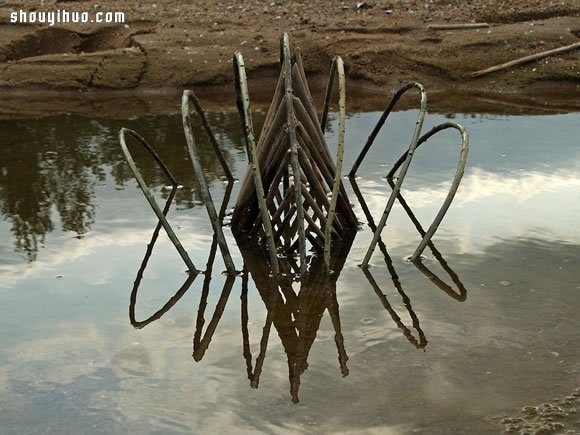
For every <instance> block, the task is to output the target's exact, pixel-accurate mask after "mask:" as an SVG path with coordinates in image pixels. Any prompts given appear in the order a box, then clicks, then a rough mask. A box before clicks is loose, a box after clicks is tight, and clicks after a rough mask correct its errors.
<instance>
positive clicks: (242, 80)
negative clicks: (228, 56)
mask: <svg viewBox="0 0 580 435" xmlns="http://www.w3.org/2000/svg"><path fill="white" fill-rule="evenodd" d="M233 65H234V77H235V87H236V104H237V106H238V112H239V114H240V119H241V121H242V129H243V132H244V135H243V138H244V142H245V145H246V152H247V154H248V160H249V162H250V165H251V166H252V176H253V178H254V185H255V186H256V195H257V197H258V206H259V208H260V215H261V217H262V225H263V226H264V232H265V233H266V242H267V244H268V251H269V254H270V263H271V267H272V273H273V274H274V275H278V273H279V265H278V256H277V255H276V242H275V241H274V231H273V229H272V220H271V219H270V214H269V213H268V206H267V204H266V196H265V193H264V186H263V184H262V174H261V172H260V162H259V159H258V152H257V150H256V140H255V136H254V126H253V123H252V111H251V109H250V95H249V92H248V81H247V78H246V68H245V66H244V58H243V56H242V54H241V53H240V52H239V51H236V52H235V53H234V57H233Z"/></svg>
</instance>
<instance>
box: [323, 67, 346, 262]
mask: <svg viewBox="0 0 580 435" xmlns="http://www.w3.org/2000/svg"><path fill="white" fill-rule="evenodd" d="M337 74H338V90H339V101H338V108H339V122H338V126H339V127H338V150H337V153H336V172H335V174H334V181H333V183H332V197H331V199H330V207H329V209H328V216H327V218H326V225H325V227H324V264H325V265H326V268H327V269H328V268H329V267H330V243H331V239H332V223H333V221H334V215H335V213H336V204H337V202H338V194H339V190H340V179H341V178H342V161H343V158H344V133H345V128H346V80H345V75H344V63H343V62H342V58H341V57H340V56H336V57H335V58H334V59H333V60H332V66H331V67H330V75H329V78H328V85H327V86H326V95H325V97H324V108H323V110H322V116H321V118H320V126H321V128H322V131H323V132H324V126H325V124H326V118H327V116H328V107H329V104H330V97H331V96H332V88H333V87H334V80H335V77H336V75H337Z"/></svg>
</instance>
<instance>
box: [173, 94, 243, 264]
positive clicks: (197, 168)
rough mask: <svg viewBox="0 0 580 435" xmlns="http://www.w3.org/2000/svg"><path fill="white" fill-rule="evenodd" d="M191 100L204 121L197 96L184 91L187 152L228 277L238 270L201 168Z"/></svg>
mask: <svg viewBox="0 0 580 435" xmlns="http://www.w3.org/2000/svg"><path fill="white" fill-rule="evenodd" d="M190 100H191V101H193V104H194V106H195V108H196V110H197V112H198V114H199V115H200V117H201V118H202V119H204V115H203V109H201V106H200V105H199V101H198V100H197V97H196V96H195V94H194V93H193V92H192V91H190V90H185V91H183V97H182V99H181V116H182V120H183V132H184V134H185V140H186V142H187V150H188V151H189V157H190V158H191V163H192V164H193V172H194V174H195V178H196V180H197V183H198V185H199V188H200V190H201V197H202V200H203V203H204V204H205V207H206V210H207V214H208V215H209V219H210V221H211V225H212V227H213V231H214V233H215V235H216V237H217V240H218V244H219V246H220V251H221V253H222V256H223V258H224V263H225V265H226V269H227V272H228V275H235V274H236V268H235V266H234V262H233V260H232V256H231V255H230V250H229V248H228V244H227V242H226V239H225V236H224V232H223V230H222V225H221V223H220V221H219V219H218V215H217V212H216V209H215V205H214V203H213V200H212V197H211V193H210V191H209V188H208V186H207V183H206V181H205V177H204V175H203V168H202V167H201V163H200V160H199V155H198V152H197V147H196V144H195V139H194V137H193V129H192V127H191V116H190V107H189V101H190ZM210 136H211V135H210ZM218 151H219V150H218V149H216V152H218ZM218 155H219V152H218ZM222 158H223V157H222Z"/></svg>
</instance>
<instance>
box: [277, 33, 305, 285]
mask: <svg viewBox="0 0 580 435" xmlns="http://www.w3.org/2000/svg"><path fill="white" fill-rule="evenodd" d="M280 50H281V55H282V59H283V62H282V71H283V73H282V74H283V76H284V94H285V95H286V119H287V123H288V135H289V138H290V164H291V166H292V176H293V179H294V189H295V195H296V218H297V221H298V243H299V251H300V272H301V273H302V274H305V273H306V234H305V232H304V205H303V203H302V183H301V180H300V174H301V173H302V171H301V169H300V162H299V160H298V139H297V138H296V116H295V115H294V103H293V101H294V99H293V95H294V91H293V90H292V59H291V57H290V41H289V38H288V34H287V33H283V34H282V36H281V38H280Z"/></svg>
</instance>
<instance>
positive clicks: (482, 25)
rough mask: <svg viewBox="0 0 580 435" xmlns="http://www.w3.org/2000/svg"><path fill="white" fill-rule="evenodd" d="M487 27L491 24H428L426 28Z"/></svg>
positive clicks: (458, 28)
mask: <svg viewBox="0 0 580 435" xmlns="http://www.w3.org/2000/svg"><path fill="white" fill-rule="evenodd" d="M487 27H491V25H489V23H458V24H429V25H428V26H427V30H462V29H484V28H487Z"/></svg>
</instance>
